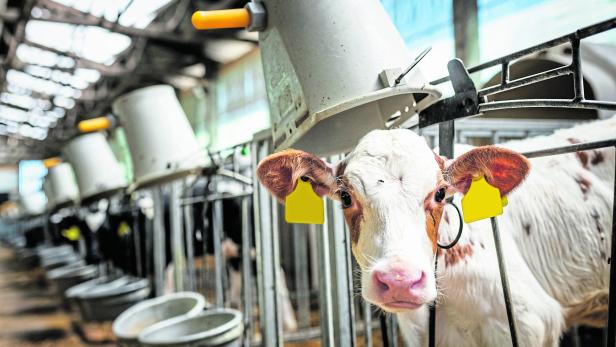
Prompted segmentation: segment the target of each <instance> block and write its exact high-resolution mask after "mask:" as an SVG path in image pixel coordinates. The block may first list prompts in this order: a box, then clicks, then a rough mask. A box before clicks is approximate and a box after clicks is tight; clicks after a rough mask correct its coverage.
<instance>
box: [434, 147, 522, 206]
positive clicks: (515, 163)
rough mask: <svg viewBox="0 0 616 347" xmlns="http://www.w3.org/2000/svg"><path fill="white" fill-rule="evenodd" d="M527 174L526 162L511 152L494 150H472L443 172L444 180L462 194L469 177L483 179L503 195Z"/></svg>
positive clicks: (464, 191) (480, 148)
mask: <svg viewBox="0 0 616 347" xmlns="http://www.w3.org/2000/svg"><path fill="white" fill-rule="evenodd" d="M529 170H530V162H529V161H528V159H526V158H525V157H524V156H522V155H521V154H519V153H516V152H514V151H512V150H509V149H505V148H500V147H496V146H483V147H478V148H475V149H472V150H470V151H468V152H466V153H464V154H463V155H461V156H460V157H458V158H457V159H455V160H454V161H453V163H452V164H451V165H450V166H449V167H448V168H447V169H446V170H445V175H444V177H445V179H446V180H447V181H448V182H449V183H451V184H452V185H453V186H455V187H456V189H458V190H459V191H461V192H462V193H466V192H467V191H468V188H469V186H470V184H471V181H472V178H473V175H484V176H485V178H486V180H487V181H488V183H490V184H491V185H493V186H495V187H497V188H498V189H499V190H500V192H501V194H502V195H507V194H508V193H509V192H511V191H512V190H513V189H514V188H515V187H517V186H518V185H519V184H520V183H522V180H524V178H526V175H527V174H528V171H529Z"/></svg>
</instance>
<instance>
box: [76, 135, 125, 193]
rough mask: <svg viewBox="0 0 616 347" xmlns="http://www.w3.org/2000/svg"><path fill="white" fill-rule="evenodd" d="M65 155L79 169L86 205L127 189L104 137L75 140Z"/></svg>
mask: <svg viewBox="0 0 616 347" xmlns="http://www.w3.org/2000/svg"><path fill="white" fill-rule="evenodd" d="M64 155H65V156H66V158H67V160H68V161H69V162H70V163H71V164H73V167H74V168H75V174H76V176H77V184H78V185H79V191H80V192H81V200H82V202H86V203H87V202H88V201H93V200H96V199H98V198H101V197H105V196H109V195H112V194H114V193H116V192H117V191H118V190H121V189H122V188H124V187H126V185H127V182H126V180H125V179H124V176H123V174H122V169H121V167H120V164H119V163H118V161H117V160H116V158H115V156H114V155H113V152H112V151H111V147H109V144H108V143H107V140H106V139H105V136H104V135H103V134H102V133H89V134H83V135H80V136H77V137H75V138H74V139H72V140H71V141H70V142H69V143H68V144H67V145H66V146H65V147H64Z"/></svg>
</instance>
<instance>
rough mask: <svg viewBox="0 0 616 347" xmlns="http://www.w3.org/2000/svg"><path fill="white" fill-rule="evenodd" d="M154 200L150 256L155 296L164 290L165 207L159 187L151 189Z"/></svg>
mask: <svg viewBox="0 0 616 347" xmlns="http://www.w3.org/2000/svg"><path fill="white" fill-rule="evenodd" d="M152 199H153V200H154V220H153V232H152V255H153V257H154V291H155V294H156V296H160V295H162V294H163V291H164V288H165V266H166V265H167V264H166V257H165V255H166V254H165V222H164V213H165V207H164V204H163V196H162V190H161V187H154V188H153V189H152Z"/></svg>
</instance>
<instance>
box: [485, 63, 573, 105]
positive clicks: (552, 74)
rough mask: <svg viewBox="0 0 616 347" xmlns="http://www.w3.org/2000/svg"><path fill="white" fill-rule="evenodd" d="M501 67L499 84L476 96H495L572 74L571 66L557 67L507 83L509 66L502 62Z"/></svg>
mask: <svg viewBox="0 0 616 347" xmlns="http://www.w3.org/2000/svg"><path fill="white" fill-rule="evenodd" d="M502 65H503V67H502V68H503V69H504V70H503V71H501V84H499V85H495V86H492V87H487V88H484V89H481V90H479V91H478V92H477V94H478V95H479V96H480V97H482V96H486V95H492V94H497V93H500V92H506V91H509V90H512V89H516V88H520V87H524V86H527V85H529V84H533V83H537V82H541V81H545V80H549V79H552V78H556V77H560V76H566V75H569V74H572V73H573V70H572V67H571V66H561V67H557V68H555V69H552V70H548V71H543V72H539V73H536V74H534V75H530V76H526V77H522V78H518V79H515V80H513V81H509V73H508V71H509V69H508V66H509V64H508V63H507V62H504V63H503V64H502ZM504 71H507V73H506V74H504ZM503 78H506V80H503ZM503 81H505V82H503Z"/></svg>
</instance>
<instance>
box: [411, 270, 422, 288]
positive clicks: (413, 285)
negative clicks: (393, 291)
mask: <svg viewBox="0 0 616 347" xmlns="http://www.w3.org/2000/svg"><path fill="white" fill-rule="evenodd" d="M425 281H426V273H425V272H423V271H422V272H421V275H420V276H419V279H417V280H415V281H413V282H412V283H411V289H418V288H421V287H422V286H423V285H424V282H425Z"/></svg>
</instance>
